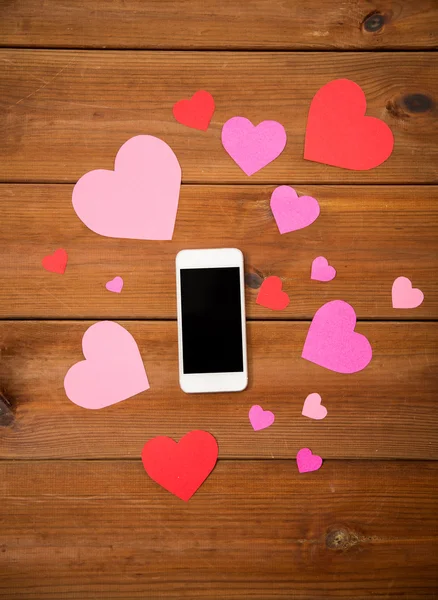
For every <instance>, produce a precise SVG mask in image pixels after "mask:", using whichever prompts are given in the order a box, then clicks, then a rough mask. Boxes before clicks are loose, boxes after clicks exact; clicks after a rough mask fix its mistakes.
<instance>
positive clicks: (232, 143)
mask: <svg viewBox="0 0 438 600" xmlns="http://www.w3.org/2000/svg"><path fill="white" fill-rule="evenodd" d="M286 139H287V138H286V131H285V129H284V127H283V125H282V124H281V123H278V122H277V121H262V122H261V123H259V124H258V125H253V124H252V123H251V121H250V120H249V119H245V117H232V118H231V119H229V120H228V121H227V122H226V123H225V124H224V126H223V127H222V144H223V146H224V148H225V150H226V151H227V152H228V154H229V155H230V156H231V158H232V159H233V160H234V161H235V162H236V163H237V164H238V165H239V167H240V168H241V169H242V171H244V172H245V173H246V174H247V175H254V173H256V172H257V171H260V169H263V167H266V165H267V164H269V163H270V162H272V161H273V160H275V159H276V158H277V156H279V155H280V154H281V153H282V152H283V150H284V147H285V146H286Z"/></svg>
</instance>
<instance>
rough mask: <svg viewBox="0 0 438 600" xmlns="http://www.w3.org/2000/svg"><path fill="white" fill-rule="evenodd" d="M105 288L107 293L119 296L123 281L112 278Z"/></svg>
mask: <svg viewBox="0 0 438 600" xmlns="http://www.w3.org/2000/svg"><path fill="white" fill-rule="evenodd" d="M105 287H106V289H107V290H108V291H109V292H115V293H116V294H120V292H121V291H122V289H123V279H122V278H121V277H114V279H111V280H110V281H107V282H106V284H105Z"/></svg>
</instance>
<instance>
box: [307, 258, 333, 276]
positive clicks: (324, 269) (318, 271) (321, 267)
mask: <svg viewBox="0 0 438 600" xmlns="http://www.w3.org/2000/svg"><path fill="white" fill-rule="evenodd" d="M335 277H336V269H335V268H334V267H332V266H331V265H329V263H328V260H327V259H326V258H325V257H324V256H318V257H317V258H315V259H314V261H313V262H312V271H311V274H310V279H313V280H315V281H331V280H332V279H334V278H335Z"/></svg>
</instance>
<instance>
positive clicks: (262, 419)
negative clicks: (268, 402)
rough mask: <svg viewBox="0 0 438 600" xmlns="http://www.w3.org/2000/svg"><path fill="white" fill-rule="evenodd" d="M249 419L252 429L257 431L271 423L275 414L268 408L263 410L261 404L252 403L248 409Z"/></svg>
mask: <svg viewBox="0 0 438 600" xmlns="http://www.w3.org/2000/svg"><path fill="white" fill-rule="evenodd" d="M249 420H250V423H251V425H252V428H253V429H254V431H259V430H260V429H266V427H269V426H270V425H272V423H273V422H274V421H275V415H274V413H273V412H271V411H270V410H263V408H262V407H261V406H259V405H258V404H254V406H251V408H250V410H249Z"/></svg>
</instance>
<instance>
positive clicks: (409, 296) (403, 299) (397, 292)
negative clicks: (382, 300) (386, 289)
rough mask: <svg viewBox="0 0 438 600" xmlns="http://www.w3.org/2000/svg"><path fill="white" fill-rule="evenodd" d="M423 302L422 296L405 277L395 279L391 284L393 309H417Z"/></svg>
mask: <svg viewBox="0 0 438 600" xmlns="http://www.w3.org/2000/svg"><path fill="white" fill-rule="evenodd" d="M423 300H424V294H423V292H422V291H421V290H419V289H418V288H413V287H412V283H411V280H410V279H408V278H407V277H397V279H396V280H395V281H394V283H393V284H392V307H393V308H417V306H420V304H421V303H422V302H423Z"/></svg>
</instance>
